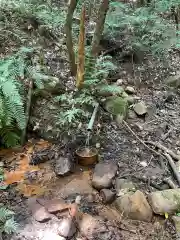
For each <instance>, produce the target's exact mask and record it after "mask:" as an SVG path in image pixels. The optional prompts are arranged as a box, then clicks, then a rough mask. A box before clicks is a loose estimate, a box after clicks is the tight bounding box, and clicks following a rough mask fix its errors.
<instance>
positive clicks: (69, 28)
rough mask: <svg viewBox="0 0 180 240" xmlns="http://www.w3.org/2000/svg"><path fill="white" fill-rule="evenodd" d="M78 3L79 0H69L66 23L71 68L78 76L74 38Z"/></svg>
mask: <svg viewBox="0 0 180 240" xmlns="http://www.w3.org/2000/svg"><path fill="white" fill-rule="evenodd" d="M77 3H78V0H70V1H69V6H68V12H67V16H66V23H65V33H66V45H67V49H68V55H69V62H70V69H71V75H72V76H76V70H77V66H76V59H75V52H74V47H73V38H72V22H73V14H74V11H75V9H76V6H77Z"/></svg>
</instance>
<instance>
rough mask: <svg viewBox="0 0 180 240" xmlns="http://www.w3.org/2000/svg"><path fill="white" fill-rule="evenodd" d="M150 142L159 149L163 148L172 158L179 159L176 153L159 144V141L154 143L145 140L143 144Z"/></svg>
mask: <svg viewBox="0 0 180 240" xmlns="http://www.w3.org/2000/svg"><path fill="white" fill-rule="evenodd" d="M146 143H147V144H150V145H153V146H155V147H156V148H159V149H161V150H163V151H164V152H165V153H168V154H169V155H170V156H171V157H172V158H174V159H175V160H176V161H180V156H178V155H177V154H175V153H174V152H173V151H172V150H170V149H168V148H166V147H164V146H163V145H161V144H160V143H155V142H151V141H146V142H145V144H146Z"/></svg>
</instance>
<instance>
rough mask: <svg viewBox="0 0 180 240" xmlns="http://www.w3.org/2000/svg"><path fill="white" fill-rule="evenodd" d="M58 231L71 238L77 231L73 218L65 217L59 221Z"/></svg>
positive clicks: (61, 234)
mask: <svg viewBox="0 0 180 240" xmlns="http://www.w3.org/2000/svg"><path fill="white" fill-rule="evenodd" d="M58 233H59V235H60V236H62V237H65V238H71V237H72V236H73V235H74V234H75V233H76V227H75V224H74V222H73V221H72V219H71V218H64V219H62V221H61V222H60V223H59V227H58Z"/></svg>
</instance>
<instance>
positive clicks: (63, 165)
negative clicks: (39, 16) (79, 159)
mask: <svg viewBox="0 0 180 240" xmlns="http://www.w3.org/2000/svg"><path fill="white" fill-rule="evenodd" d="M72 167H73V165H72V162H71V161H70V159H69V158H65V157H60V158H59V159H57V160H56V163H55V167H54V171H55V173H56V175H58V176H65V175H68V174H69V173H70V172H71V171H72Z"/></svg>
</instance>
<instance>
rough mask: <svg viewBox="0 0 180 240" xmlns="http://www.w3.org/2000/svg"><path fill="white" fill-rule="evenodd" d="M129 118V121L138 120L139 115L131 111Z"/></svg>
mask: <svg viewBox="0 0 180 240" xmlns="http://www.w3.org/2000/svg"><path fill="white" fill-rule="evenodd" d="M128 118H129V119H135V118H137V115H136V113H135V112H134V111H132V110H129V112H128Z"/></svg>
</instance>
